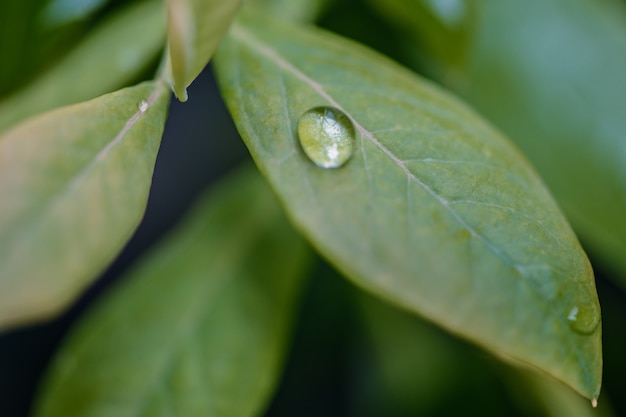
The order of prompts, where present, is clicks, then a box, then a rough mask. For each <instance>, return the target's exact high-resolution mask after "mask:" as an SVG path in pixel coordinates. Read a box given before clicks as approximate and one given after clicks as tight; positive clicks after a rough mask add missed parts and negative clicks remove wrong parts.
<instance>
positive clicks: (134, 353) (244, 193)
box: [34, 171, 310, 417]
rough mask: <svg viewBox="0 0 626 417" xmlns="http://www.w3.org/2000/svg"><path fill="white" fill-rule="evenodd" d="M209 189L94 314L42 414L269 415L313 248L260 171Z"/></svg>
mask: <svg viewBox="0 0 626 417" xmlns="http://www.w3.org/2000/svg"><path fill="white" fill-rule="evenodd" d="M252 174H253V171H245V173H242V174H238V175H237V176H236V177H235V178H232V179H229V180H227V181H226V182H225V183H223V185H221V186H220V187H219V189H218V190H216V191H215V192H212V193H211V194H209V195H208V196H207V197H204V198H203V199H202V201H201V202H199V203H198V204H197V206H196V207H195V208H194V210H193V213H191V215H190V216H189V217H188V218H187V219H186V221H185V222H184V224H183V225H182V227H180V228H179V229H178V230H177V231H176V232H175V233H174V234H173V235H171V236H170V237H168V238H167V240H166V241H165V242H164V243H163V244H161V245H160V246H159V247H158V248H157V249H156V250H154V251H152V252H151V253H149V254H148V255H147V256H146V257H145V258H144V259H143V260H142V261H141V263H140V264H139V266H138V267H136V268H135V269H134V270H132V271H131V272H130V273H129V274H128V276H126V278H125V279H124V281H122V282H121V283H120V285H119V286H117V287H116V288H114V289H113V291H111V292H110V293H108V294H107V295H106V296H105V297H104V299H102V300H101V301H100V302H99V303H98V304H97V305H96V306H95V308H93V310H91V311H90V312H88V313H87V315H86V317H85V318H84V320H83V321H82V322H81V323H79V325H78V326H77V327H76V328H75V329H74V331H72V333H71V334H70V336H69V338H68V340H67V341H66V342H65V343H64V345H63V346H62V348H61V351H60V352H59V354H58V355H57V356H56V358H55V359H54V361H53V364H52V367H51V369H50V370H49V373H48V376H47V378H46V380H45V384H44V387H43V391H42V395H41V396H40V398H39V402H38V407H37V409H36V412H35V414H34V415H35V416H36V417H53V416H63V417H72V416H80V417H90V416H99V417H104V416H115V417H118V416H127V417H131V416H136V417H139V416H147V415H172V416H213V417H219V416H224V417H245V416H255V415H260V412H261V411H262V409H263V407H264V405H265V403H266V400H267V399H268V396H269V395H270V394H271V391H272V390H273V387H274V386H275V383H276V380H277V378H278V375H279V373H280V368H281V364H282V362H283V360H284V353H285V350H286V347H287V340H288V336H289V333H290V328H291V324H292V321H293V318H294V315H295V309H296V305H297V301H298V299H299V294H300V292H301V288H302V287H303V283H304V280H303V277H304V274H303V272H304V271H305V267H306V265H307V264H308V259H309V254H310V251H309V250H308V248H307V246H306V244H305V243H304V241H303V240H302V239H301V238H300V237H299V236H298V235H297V234H296V233H295V232H294V231H293V229H291V227H289V225H288V223H287V222H286V221H285V220H284V217H283V215H282V213H281V209H280V207H279V206H278V205H277V204H276V202H275V200H274V197H273V195H272V193H271V192H270V191H269V190H268V189H267V186H266V185H264V184H263V181H262V180H261V179H260V177H259V176H258V174H254V175H252Z"/></svg>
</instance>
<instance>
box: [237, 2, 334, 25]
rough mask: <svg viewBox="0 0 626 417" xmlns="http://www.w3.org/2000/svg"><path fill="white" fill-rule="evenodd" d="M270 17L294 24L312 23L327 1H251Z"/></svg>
mask: <svg viewBox="0 0 626 417" xmlns="http://www.w3.org/2000/svg"><path fill="white" fill-rule="evenodd" d="M248 3H250V4H253V5H255V6H257V7H260V8H261V7H262V8H263V9H264V10H265V12H266V13H268V14H271V15H272V16H276V17H281V18H283V19H289V20H292V21H295V22H312V21H314V20H315V19H316V18H317V17H319V15H320V14H321V13H322V11H324V9H326V7H327V6H328V4H329V3H330V1H329V0H251V1H249V2H248Z"/></svg>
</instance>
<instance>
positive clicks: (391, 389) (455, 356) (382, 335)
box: [360, 297, 613, 417]
mask: <svg viewBox="0 0 626 417" xmlns="http://www.w3.org/2000/svg"><path fill="white" fill-rule="evenodd" d="M360 301H361V303H360V305H361V310H362V312H363V313H364V314H363V318H364V319H365V325H366V328H367V330H368V333H369V335H370V337H371V340H372V342H373V344H374V347H375V352H376V359H377V362H378V364H379V367H380V370H381V376H382V379H383V381H384V386H385V388H387V391H386V392H384V393H383V395H385V394H387V395H388V397H390V398H392V399H393V400H394V401H392V402H395V405H396V406H398V407H399V410H401V414H400V415H406V416H413V415H420V416H427V415H460V414H466V415H481V416H486V415H494V416H503V415H507V416H510V415H512V414H514V413H515V411H517V413H519V415H529V416H552V417H563V416H567V417H585V416H598V417H600V416H603V417H609V416H611V415H613V414H612V413H611V412H610V410H609V409H608V407H606V406H605V404H603V403H606V401H602V402H601V406H600V408H599V409H594V408H593V407H592V405H591V404H590V402H589V400H587V399H585V398H583V397H581V396H579V395H578V394H576V393H575V392H574V391H572V390H571V389H570V388H569V387H567V386H565V385H562V384H560V383H558V382H555V381H554V380H552V379H548V378H546V377H544V376H542V375H538V374H536V373H531V372H528V371H526V370H522V369H497V367H494V366H493V364H491V363H489V361H487V360H485V359H483V358H481V357H480V356H479V355H476V352H473V351H472V350H471V349H468V348H467V347H468V346H465V345H464V344H462V343H459V342H458V341H456V340H454V339H453V338H451V337H446V335H444V334H442V333H441V332H438V331H436V329H435V328H433V327H432V326H430V325H429V324H428V323H425V322H423V321H421V320H417V319H416V318H415V317H411V316H409V315H408V314H406V313H405V312H403V311H401V310H398V309H395V308H392V307H391V306H390V305H386V304H384V303H382V302H377V301H376V300H374V299H372V298H370V297H361V299H360ZM498 371H499V372H498ZM498 374H501V375H498ZM468 375H471V378H468V377H467V376H468ZM502 377H504V378H502ZM507 391H509V392H510V394H511V395H508V393H507ZM450 398H454V399H455V401H454V402H450ZM512 400H513V401H512ZM515 400H517V401H515ZM604 400H606V399H605V398H604ZM485 404H488V407H485ZM516 405H517V410H514V409H513V408H509V407H514V406H516ZM517 413H515V414H517Z"/></svg>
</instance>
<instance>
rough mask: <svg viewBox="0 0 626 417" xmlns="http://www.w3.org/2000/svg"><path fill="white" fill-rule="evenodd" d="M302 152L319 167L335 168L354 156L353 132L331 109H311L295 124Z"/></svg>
mask: <svg viewBox="0 0 626 417" xmlns="http://www.w3.org/2000/svg"><path fill="white" fill-rule="evenodd" d="M298 138H299V140H300V145H302V149H303V150H304V153H306V155H307V156H308V157H309V158H310V159H311V161H313V162H314V163H315V165H317V166H319V167H322V168H339V167H340V166H342V165H343V164H345V163H346V162H347V161H348V159H350V157H351V156H352V154H353V153H354V146H355V145H354V142H355V139H356V131H355V129H354V125H353V124H352V121H350V118H349V117H348V116H346V115H345V114H344V113H343V112H342V111H340V110H337V109H335V108H333V107H315V108H312V109H310V110H308V111H307V112H306V113H304V114H303V115H302V117H301V118H300V120H299V121H298Z"/></svg>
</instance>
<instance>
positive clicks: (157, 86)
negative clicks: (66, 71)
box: [0, 82, 169, 328]
mask: <svg viewBox="0 0 626 417" xmlns="http://www.w3.org/2000/svg"><path fill="white" fill-rule="evenodd" d="M168 102H169V94H168V90H167V87H166V86H165V85H164V84H163V83H152V82H149V83H144V84H141V85H138V86H136V87H131V88H127V89H124V90H120V91H118V92H115V93H111V94H108V95H104V96H101V97H99V98H97V99H94V100H91V101H88V102H84V103H80V104H75V105H72V106H68V107H63V108H60V109H56V110H53V111H51V112H48V113H44V114H43V115H41V116H37V117H35V118H33V119H29V120H28V121H26V122H24V123H22V124H20V125H18V126H17V127H15V128H14V129H12V130H10V131H8V132H7V133H5V134H4V135H3V136H2V137H0V195H2V203H0V328H6V327H8V326H14V325H17V324H22V323H25V322H30V321H34V320H40V319H44V318H47V317H49V316H51V315H53V314H56V313H58V312H59V311H60V310H62V309H63V308H64V307H66V306H67V305H68V304H69V303H70V302H71V301H72V300H73V299H74V298H75V297H76V296H77V295H78V294H80V292H81V291H82V290H83V289H84V288H85V287H86V286H87V285H88V284H89V283H90V282H91V281H92V280H93V279H94V278H96V276H97V275H98V273H100V272H101V271H102V269H103V268H104V267H105V266H106V265H107V264H108V262H110V261H111V259H112V258H113V257H115V255H117V253H118V252H119V250H121V249H122V247H123V246H124V244H125V243H126V241H127V239H128V238H129V237H130V235H131V234H132V233H133V231H134V229H135V227H136V226H137V224H138V223H139V221H140V220H141V218H142V216H143V212H144V208H145V205H146V202H147V198H148V191H149V189H150V184H151V181H152V172H153V169H154V162H155V159H156V154H157V151H158V148H159V144H160V141H161V135H162V132H163V126H164V123H165V118H166V113H167V106H168Z"/></svg>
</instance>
